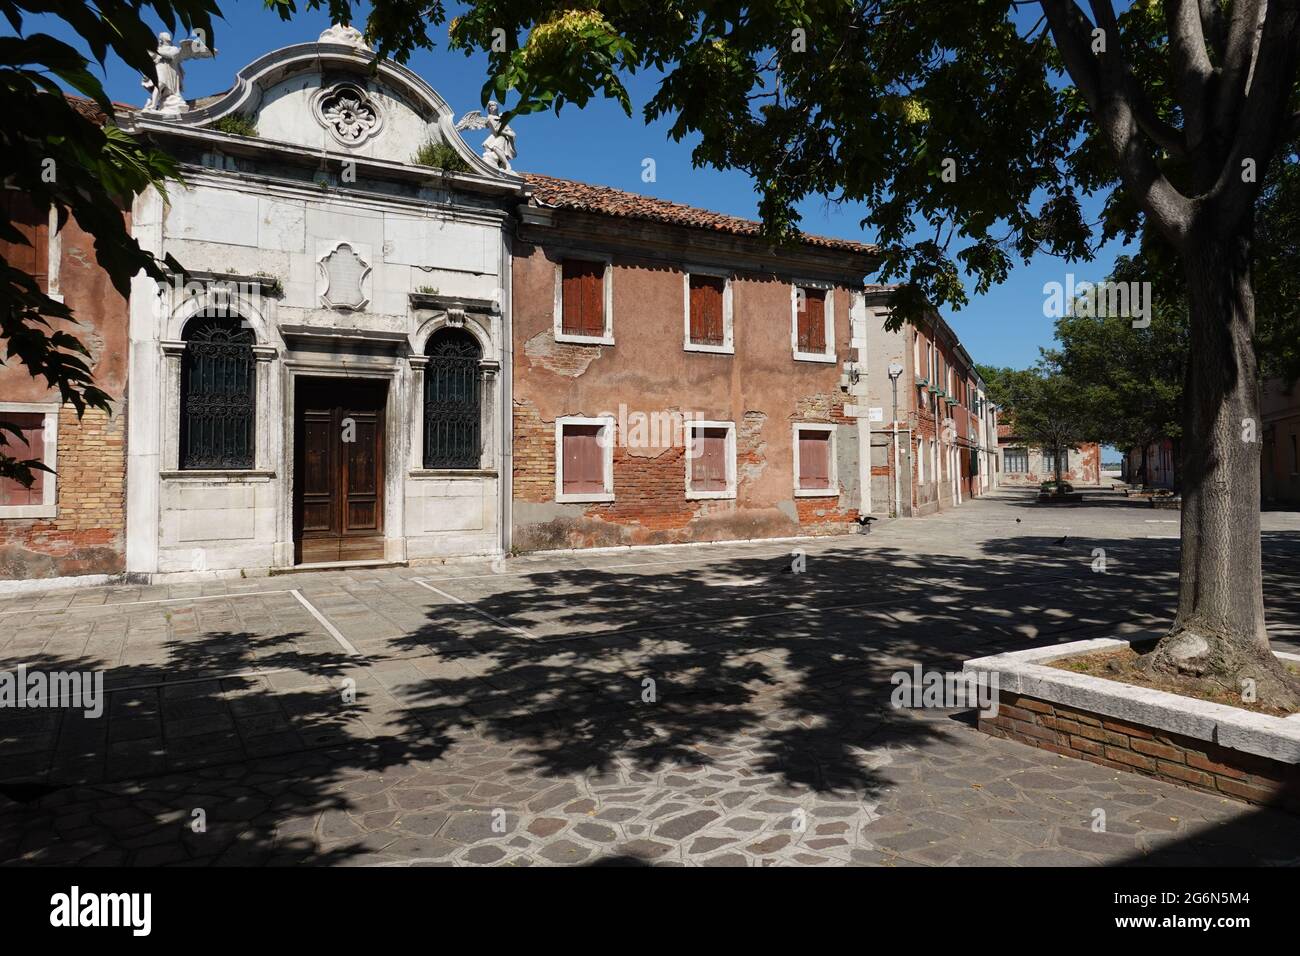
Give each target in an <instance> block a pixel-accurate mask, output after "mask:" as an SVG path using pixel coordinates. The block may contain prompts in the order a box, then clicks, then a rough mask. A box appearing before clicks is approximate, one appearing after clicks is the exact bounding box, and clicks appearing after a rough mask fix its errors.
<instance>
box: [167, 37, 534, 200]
mask: <svg viewBox="0 0 1300 956" xmlns="http://www.w3.org/2000/svg"><path fill="white" fill-rule="evenodd" d="M227 117H232V118H233V117H238V118H240V119H242V120H246V121H251V123H252V124H254V125H255V127H256V131H257V132H256V136H257V139H258V140H259V141H261V142H262V143H264V144H266V145H271V144H275V145H277V146H279V145H283V146H284V147H286V148H288V149H297V150H301V151H303V152H305V153H311V154H312V155H320V154H322V153H324V154H341V155H343V156H356V157H359V158H366V159H374V160H383V161H388V162H394V163H410V162H411V161H412V159H413V157H414V156H415V154H416V152H417V151H418V150H419V149H420V148H421V147H422V146H424V145H425V144H427V143H429V142H430V141H435V140H441V141H442V142H444V143H447V144H449V145H450V146H451V147H452V148H453V149H455V150H456V152H457V153H458V154H460V156H461V157H462V158H463V159H464V160H465V162H466V164H467V165H468V167H469V169H470V171H471V172H473V173H474V174H477V175H486V176H491V177H494V178H503V179H509V180H511V181H514V180H515V179H516V177H515V176H514V175H513V174H511V173H507V172H503V171H502V170H501V169H499V168H497V167H496V166H495V165H493V164H491V163H488V162H486V161H484V159H483V157H482V156H481V155H480V152H479V150H477V149H475V148H472V147H470V146H469V145H468V144H467V143H466V142H465V141H464V139H462V137H461V135H460V133H459V132H458V131H457V130H456V125H455V116H454V114H453V112H452V109H451V107H450V106H449V105H448V104H447V102H446V101H445V100H443V98H442V97H441V96H439V95H438V93H437V92H436V91H435V90H434V89H433V88H432V87H430V86H429V84H427V83H426V82H425V81H424V80H423V79H421V78H420V77H419V76H418V75H417V74H415V73H414V72H413V71H411V70H410V69H408V68H406V67H405V66H402V65H401V64H399V63H396V62H394V61H392V60H387V59H384V60H380V61H378V63H376V62H375V53H374V52H373V51H372V50H370V49H369V48H368V47H367V46H365V44H364V40H363V39H362V38H361V35H360V34H359V33H357V32H356V31H355V30H353V29H352V28H349V27H334V28H331V29H330V30H327V31H326V32H325V33H324V34H322V35H321V39H320V41H318V42H316V43H301V44H297V45H295V46H290V47H285V48H283V49H280V50H275V51H273V52H271V53H268V54H266V55H265V56H262V57H259V58H258V59H257V60H254V61H253V62H252V63H250V64H248V66H246V67H244V68H243V69H242V70H240V71H239V73H238V74H237V75H236V78H235V83H234V85H233V86H232V87H231V88H230V89H229V90H227V91H226V92H225V93H221V94H218V95H216V96H210V97H202V98H200V99H198V100H196V101H194V102H193V105H192V106H190V107H189V108H188V110H186V111H185V112H183V113H181V114H180V115H177V116H171V117H168V118H167V119H168V125H170V126H172V127H173V128H176V127H189V128H197V129H216V130H220V129H221V128H222V126H223V125H225V124H223V120H225V119H226V118H227Z"/></svg>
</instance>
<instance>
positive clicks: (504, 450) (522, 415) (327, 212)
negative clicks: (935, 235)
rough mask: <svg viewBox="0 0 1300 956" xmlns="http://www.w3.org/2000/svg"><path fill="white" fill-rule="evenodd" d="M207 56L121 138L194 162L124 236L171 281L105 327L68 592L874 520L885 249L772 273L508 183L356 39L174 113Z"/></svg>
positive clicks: (713, 241)
mask: <svg viewBox="0 0 1300 956" xmlns="http://www.w3.org/2000/svg"><path fill="white" fill-rule="evenodd" d="M204 52H206V51H202V50H201V49H200V48H198V47H196V46H195V45H194V44H193V42H192V41H185V42H184V43H182V44H172V43H171V40H170V38H166V41H165V44H160V48H159V56H160V57H170V61H169V64H168V65H169V70H168V71H164V70H161V69H160V82H161V83H162V84H163V88H161V89H154V90H151V91H150V106H151V107H152V108H149V109H142V110H134V109H125V108H124V109H122V110H120V111H119V114H118V115H117V116H116V117H115V120H116V122H117V123H118V124H119V125H121V126H122V127H123V128H125V129H127V130H129V131H130V132H132V133H133V134H134V135H137V136H139V137H142V138H145V139H147V140H149V141H151V142H154V143H156V144H157V145H159V146H160V147H162V148H164V149H166V150H167V151H168V152H170V153H171V154H173V155H175V156H176V157H178V158H179V160H180V161H181V163H182V168H183V171H184V173H183V174H184V178H185V183H184V185H179V184H178V185H176V186H175V187H174V188H171V189H169V191H168V195H167V196H166V197H165V198H164V197H162V196H160V195H158V194H156V193H147V194H144V195H141V196H139V197H137V199H136V201H135V204H134V206H133V208H132V209H130V210H129V213H128V214H129V218H130V226H131V228H132V230H133V232H134V235H135V236H136V237H137V239H138V240H139V241H140V243H141V245H142V246H143V247H144V248H146V249H148V250H150V251H152V252H153V253H154V254H156V255H157V256H158V257H159V258H167V259H168V260H169V261H172V262H174V263H178V264H179V266H180V268H179V269H177V270H176V271H175V272H174V274H173V275H172V276H171V277H170V281H168V282H167V283H158V282H156V281H155V280H153V279H149V278H146V277H143V276H141V277H138V278H137V279H135V280H134V282H133V285H132V289H131V295H130V297H129V301H127V302H125V303H120V304H119V307H118V309H117V311H116V312H115V313H113V314H111V315H106V316H105V318H104V320H103V321H104V324H105V328H106V329H107V330H109V334H107V335H106V336H105V340H106V341H108V342H110V343H111V344H112V348H113V349H114V353H115V354H116V355H117V356H118V357H119V359H120V362H119V364H120V365H121V366H122V368H121V370H120V372H116V373H115V374H117V375H118V378H117V379H115V380H114V384H116V385H117V386H119V387H118V388H117V390H116V391H115V392H114V395H115V398H116V405H115V415H114V416H113V418H112V422H113V427H115V428H117V429H118V432H119V433H120V436H121V441H120V447H119V448H118V449H117V454H118V456H119V460H120V469H121V477H120V479H118V481H117V482H116V484H115V485H114V487H113V489H112V490H111V491H110V494H109V497H112V498H114V499H115V500H117V501H119V507H118V508H117V512H116V513H117V517H118V519H119V520H120V525H121V526H120V528H119V529H117V531H116V532H115V533H114V534H113V535H112V536H111V540H110V541H109V542H108V544H107V545H106V549H107V550H106V552H105V553H104V554H103V555H100V557H101V559H102V560H100V561H99V562H98V564H97V565H96V567H94V568H92V569H87V568H84V567H83V568H80V569H79V570H80V571H87V570H94V571H97V572H101V573H103V574H107V575H109V576H116V577H119V578H122V577H124V578H126V579H128V580H135V581H149V580H165V579H168V578H171V577H184V576H196V577H202V576H205V575H211V574H237V573H266V572H267V571H271V572H274V571H276V570H283V569H291V568H295V567H303V566H318V567H329V566H336V565H351V564H358V563H360V564H403V563H405V564H420V563H427V562H437V561H441V560H446V559H451V558H458V557H467V556H495V555H502V554H505V553H509V552H513V551H520V550H538V549H548V548H577V547H591V546H603V545H635V544H658V543H680V542H688V541H705V540H735V539H746V538H768V537H786V536H801V535H806V534H823V533H841V532H850V531H853V530H855V529H856V528H857V527H858V517H859V516H860V515H863V514H867V513H869V512H870V510H871V509H870V504H869V502H864V495H866V496H868V497H869V494H870V490H869V489H870V481H869V471H868V469H869V462H868V460H867V458H868V456H867V455H865V454H860V453H859V449H867V448H869V447H870V424H869V421H868V415H867V410H866V409H865V408H860V407H859V404H860V401H859V400H858V399H856V398H855V396H857V395H865V382H864V381H863V382H861V384H860V379H861V378H862V376H861V372H862V370H863V369H864V368H865V362H866V358H867V356H866V323H867V322H868V321H869V320H873V319H874V318H876V316H875V314H874V313H871V312H870V310H869V309H868V307H867V304H866V301H865V300H864V297H863V294H862V281H863V278H864V277H865V276H866V275H867V274H868V273H869V272H871V271H873V270H874V269H875V267H876V265H877V262H878V259H877V254H876V251H875V249H874V248H873V247H870V246H866V245H863V244H859V243H853V242H847V241H842V240H831V239H819V238H816V237H805V240H804V241H803V242H801V243H799V244H798V245H797V246H796V247H793V248H783V249H780V250H775V249H773V248H771V247H770V246H769V245H768V244H767V243H765V242H764V241H763V240H762V239H761V237H760V236H759V235H758V231H757V228H756V225H755V224H754V223H752V222H747V221H744V220H738V219H733V218H731V217H726V216H721V215H719V214H716V213H710V212H707V211H705V210H699V209H692V208H690V207H685V206H680V205H677V204H673V203H667V202H664V201H661V200H652V199H649V198H647V197H641V196H635V195H633V194H629V193H623V192H620V191H618V190H609V189H604V188H602V187H592V186H587V185H585V184H581V183H572V182H569V181H566V180H556V179H552V178H549V177H541V176H530V175H526V174H519V173H516V172H515V171H514V170H513V169H512V162H511V161H512V159H513V157H514V152H515V150H514V133H513V131H511V130H509V129H505V128H502V127H501V126H500V125H499V122H498V118H497V115H496V112H495V110H492V109H489V111H488V113H487V115H480V114H478V113H470V114H466V115H465V116H464V117H462V120H461V121H460V122H459V123H457V122H456V119H455V117H454V115H453V112H452V109H451V107H450V106H449V105H448V104H447V103H446V102H445V101H444V100H443V99H442V98H441V97H440V96H439V95H438V93H437V92H436V91H435V90H433V89H432V88H431V87H430V86H429V85H428V84H427V83H425V82H424V81H423V80H422V79H421V78H420V77H418V76H417V75H416V74H414V73H413V72H411V71H410V70H408V69H406V68H405V67H403V66H401V65H398V64H396V63H393V62H389V61H381V62H380V63H378V64H377V65H376V64H374V62H373V61H374V57H373V54H372V53H371V51H369V50H368V49H367V48H366V47H365V46H364V44H363V43H362V41H361V38H360V36H359V35H358V34H356V32H355V31H352V30H349V29H347V28H339V27H335V28H332V29H331V30H329V31H326V33H325V34H322V36H321V38H320V40H319V41H318V42H314V43H304V44H299V45H296V46H291V47H287V48H284V49H280V50H277V51H274V52H272V53H269V54H267V55H266V56H264V57H262V58H260V59H258V60H256V61H255V62H253V63H251V64H249V65H248V66H246V67H245V68H243V69H242V70H240V71H239V73H238V74H237V75H236V77H235V82H234V84H233V85H232V86H231V88H230V89H229V90H227V91H225V92H224V93H220V94H216V95H213V96H205V97H200V98H198V99H193V100H186V99H184V98H183V96H181V95H180V91H179V83H180V82H181V79H182V72H181V70H180V60H181V59H183V58H184V57H186V56H193V55H200V54H201V53H204ZM169 83H170V84H173V85H175V86H176V88H175V89H172V88H170V87H169V86H168V85H167V84H169ZM466 129H469V130H474V129H480V130H482V131H483V133H484V135H485V136H486V139H485V140H484V141H483V145H482V146H481V147H477V148H472V147H471V146H470V145H469V144H468V143H467V142H466V140H465V138H463V137H462V135H461V134H462V131H464V130H466ZM23 397H24V398H26V397H27V396H25V395H24V396H23ZM56 411H57V408H56ZM638 416H642V418H643V419H644V420H643V421H642V418H638ZM656 422H658V423H660V424H665V425H666V427H667V428H668V430H667V431H661V432H660V433H658V434H656V435H652V436H648V437H647V435H646V434H645V431H644V429H645V427H646V426H649V425H652V424H654V423H656ZM60 447H61V446H60ZM59 464H60V471H62V469H63V468H64V467H70V466H71V465H72V464H73V463H72V462H68V461H60V463H59ZM74 490H75V489H73V488H72V487H71V486H69V487H68V488H67V489H66V491H67V492H68V493H67V494H66V495H63V496H62V497H59V498H58V501H57V502H55V503H53V504H52V505H51V507H53V508H54V509H55V510H56V511H57V510H67V509H71V508H73V506H74V495H73V493H72V492H73V491H74ZM64 498H66V499H67V500H66V502H65V501H64ZM5 522H6V519H5V516H4V514H3V509H0V534H2V533H3V532H4V530H5V528H6V524H5ZM38 550H39V549H38ZM77 570H78V569H69V568H67V567H61V566H59V565H58V563H57V562H54V563H50V562H46V563H44V564H41V563H40V562H34V561H29V562H26V563H18V564H14V565H13V566H12V567H6V568H5V570H4V573H3V574H0V577H4V578H9V579H18V578H24V577H31V578H43V577H57V576H64V575H67V574H75V573H77Z"/></svg>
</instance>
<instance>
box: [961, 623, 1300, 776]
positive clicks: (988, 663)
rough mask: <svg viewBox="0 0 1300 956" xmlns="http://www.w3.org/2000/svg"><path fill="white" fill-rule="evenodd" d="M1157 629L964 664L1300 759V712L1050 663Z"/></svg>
mask: <svg viewBox="0 0 1300 956" xmlns="http://www.w3.org/2000/svg"><path fill="white" fill-rule="evenodd" d="M1151 636H1155V635H1139V636H1137V637H1135V638H1133V639H1117V638H1095V639H1093V640H1087V641H1072V642H1070V643H1068V644H1055V645H1053V646H1051V647H1036V648H1031V649H1030V650H1027V651H1011V652H1008V653H1006V654H994V655H992V656H990V657H977V658H974V659H972V660H969V661H966V663H965V665H964V666H963V668H962V669H963V671H964V672H971V673H976V674H996V675H997V679H998V689H999V690H1002V691H1007V692H1009V693H1013V694H1019V695H1021V696H1024V697H1033V698H1036V699H1038V700H1043V701H1047V702H1048V703H1059V704H1063V705H1065V706H1067V707H1071V708H1075V709H1077V710H1084V711H1091V712H1092V713H1096V714H1102V715H1104V716H1107V717H1114V718H1116V719H1118V720H1123V721H1127V722H1129V723H1132V724H1138V725H1141V726H1145V727H1152V728H1155V729H1157V730H1165V731H1169V732H1170V733H1176V734H1182V735H1183V736H1186V737H1191V738H1194V739H1196V740H1204V741H1208V742H1211V743H1215V744H1218V745H1219V746H1221V747H1227V748H1229V749H1231V750H1239V751H1241V752H1243V753H1249V754H1254V755H1255V756H1259V757H1267V758H1269V759H1271V760H1278V761H1281V762H1283V763H1290V764H1297V763H1300V714H1292V715H1291V716H1290V717H1274V716H1272V715H1270V714H1260V713H1256V712H1254V711H1249V710H1243V709H1242V708H1240V707H1229V706H1227V705H1226V704H1215V703H1211V702H1209V701H1204V700H1197V699H1196V698H1194V697H1183V696H1181V695H1179V694H1171V693H1169V692H1168V691H1163V690H1155V689H1154V688H1150V687H1139V686H1137V685H1134V684H1125V683H1122V682H1120V681H1113V680H1106V679H1105V678H1101V677H1091V676H1089V675H1087V674H1075V673H1071V672H1070V671H1063V670H1058V669H1057V668H1054V667H1047V666H1044V665H1046V664H1047V663H1048V662H1050V661H1055V660H1059V659H1060V658H1063V657H1073V656H1074V655H1076V654H1087V653H1091V652H1094V651H1103V650H1109V649H1111V648H1119V647H1126V646H1129V645H1131V644H1133V643H1135V642H1141V641H1143V640H1149V639H1150V637H1151ZM1275 653H1277V656H1278V657H1280V658H1283V659H1284V660H1289V661H1300V654H1286V653H1281V652H1275Z"/></svg>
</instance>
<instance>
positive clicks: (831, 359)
mask: <svg viewBox="0 0 1300 956" xmlns="http://www.w3.org/2000/svg"><path fill="white" fill-rule="evenodd" d="M794 360H795V361H796V362H822V363H823V364H827V365H833V364H835V353H833V352H832V353H831V354H829V355H827V354H826V353H824V352H795V353H794Z"/></svg>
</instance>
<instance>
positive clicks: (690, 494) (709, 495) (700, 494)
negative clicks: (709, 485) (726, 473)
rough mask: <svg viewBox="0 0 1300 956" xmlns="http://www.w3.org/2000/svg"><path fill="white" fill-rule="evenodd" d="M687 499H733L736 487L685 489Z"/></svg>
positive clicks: (734, 498)
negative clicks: (726, 488)
mask: <svg viewBox="0 0 1300 956" xmlns="http://www.w3.org/2000/svg"><path fill="white" fill-rule="evenodd" d="M686 500H687V501H735V500H736V489H734V488H732V489H730V490H728V491H687V492H686Z"/></svg>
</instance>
